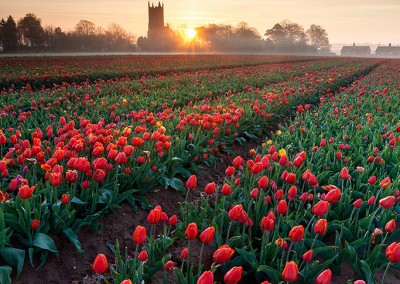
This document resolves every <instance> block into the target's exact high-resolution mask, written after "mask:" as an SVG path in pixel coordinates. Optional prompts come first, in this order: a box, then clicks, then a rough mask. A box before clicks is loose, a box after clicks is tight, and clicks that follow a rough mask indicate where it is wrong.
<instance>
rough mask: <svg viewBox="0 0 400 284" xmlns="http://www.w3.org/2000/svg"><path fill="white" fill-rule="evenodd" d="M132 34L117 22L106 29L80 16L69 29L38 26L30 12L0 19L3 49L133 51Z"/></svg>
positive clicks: (32, 50)
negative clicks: (66, 30) (71, 28)
mask: <svg viewBox="0 0 400 284" xmlns="http://www.w3.org/2000/svg"><path fill="white" fill-rule="evenodd" d="M135 42H136V38H135V37H134V36H133V35H131V34H130V33H128V32H127V31H126V30H125V29H124V28H122V27H121V26H119V25H118V24H115V23H113V24H111V25H110V26H108V27H107V29H103V28H102V27H98V26H96V25H95V24H94V23H93V22H90V21H87V20H81V21H79V22H78V23H77V24H76V25H75V28H74V30H73V31H69V32H65V31H63V30H62V29H61V28H60V27H53V26H45V27H43V26H42V21H41V19H40V18H38V17H37V16H36V15H34V14H26V15H25V16H24V17H23V18H21V19H20V20H18V22H16V21H15V20H14V18H13V17H12V16H8V18H7V20H4V19H2V20H1V21H0V49H1V50H2V51H3V52H88V51H92V52H107V51H135V50H137V46H136V44H135Z"/></svg>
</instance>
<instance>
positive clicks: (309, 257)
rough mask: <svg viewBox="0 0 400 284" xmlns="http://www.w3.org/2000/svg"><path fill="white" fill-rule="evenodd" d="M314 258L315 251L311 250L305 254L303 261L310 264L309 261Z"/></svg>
mask: <svg viewBox="0 0 400 284" xmlns="http://www.w3.org/2000/svg"><path fill="white" fill-rule="evenodd" d="M312 256H313V250H312V249H310V250H308V251H306V252H305V253H304V254H303V256H302V258H303V260H304V261H305V262H309V261H311V259H312Z"/></svg>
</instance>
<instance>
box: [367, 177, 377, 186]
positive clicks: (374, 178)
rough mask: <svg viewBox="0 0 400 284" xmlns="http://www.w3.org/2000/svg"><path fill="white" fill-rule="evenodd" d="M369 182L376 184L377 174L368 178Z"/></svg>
mask: <svg viewBox="0 0 400 284" xmlns="http://www.w3.org/2000/svg"><path fill="white" fill-rule="evenodd" d="M368 183H369V184H375V183H376V176H372V177H370V178H369V179H368Z"/></svg>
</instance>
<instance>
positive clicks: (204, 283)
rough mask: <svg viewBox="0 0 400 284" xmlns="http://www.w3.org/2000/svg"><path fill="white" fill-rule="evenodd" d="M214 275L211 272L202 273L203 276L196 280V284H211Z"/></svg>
mask: <svg viewBox="0 0 400 284" xmlns="http://www.w3.org/2000/svg"><path fill="white" fill-rule="evenodd" d="M213 283H214V274H213V273H212V271H204V272H203V274H201V276H200V277H199V279H198V280H197V284H213Z"/></svg>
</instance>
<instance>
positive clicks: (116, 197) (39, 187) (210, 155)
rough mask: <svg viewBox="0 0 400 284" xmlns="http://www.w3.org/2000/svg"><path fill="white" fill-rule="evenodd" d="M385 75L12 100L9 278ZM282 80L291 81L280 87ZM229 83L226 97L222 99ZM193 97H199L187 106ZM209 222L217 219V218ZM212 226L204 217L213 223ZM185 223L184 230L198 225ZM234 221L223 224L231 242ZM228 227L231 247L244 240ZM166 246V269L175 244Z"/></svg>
mask: <svg viewBox="0 0 400 284" xmlns="http://www.w3.org/2000/svg"><path fill="white" fill-rule="evenodd" d="M345 63H347V64H345ZM379 63H380V62H378V61H374V60H371V61H366V62H364V61H360V60H355V61H353V60H348V61H339V62H336V63H335V62H334V61H333V60H326V61H324V60H319V61H317V62H309V63H304V62H303V63H291V64H286V65H285V64H283V65H281V64H279V65H273V64H272V65H260V66H258V67H241V68H236V69H233V70H218V72H215V71H207V72H206V71H203V72H200V71H199V72H198V73H196V72H194V74H193V76H191V75H190V74H186V73H184V74H181V75H177V76H165V77H161V76H159V77H157V78H143V79H141V80H136V81H135V80H130V79H129V80H128V79H123V80H114V81H103V82H98V83H96V84H88V83H84V84H71V85H68V84H63V86H56V87H54V88H51V89H43V90H40V91H33V90H30V89H29V88H24V89H21V90H16V91H13V90H4V91H2V93H1V100H2V108H3V109H2V112H1V116H0V120H1V126H2V130H1V133H0V155H1V161H0V173H1V176H2V190H1V195H0V200H1V203H0V235H1V236H2V238H1V243H0V255H1V258H2V260H3V261H4V262H5V263H6V264H7V266H2V267H1V268H0V269H1V271H2V275H9V273H10V271H11V268H10V267H13V268H15V270H16V272H17V274H19V273H20V272H21V271H22V267H23V265H24V261H25V255H27V259H28V260H29V261H30V262H31V264H32V265H33V260H34V257H35V258H36V259H39V260H40V264H39V268H40V267H41V266H42V265H44V264H45V262H46V259H47V257H48V254H49V253H55V254H57V253H58V251H57V248H56V246H55V243H54V241H53V240H52V238H51V237H50V235H53V234H56V235H63V236H65V237H66V238H68V239H69V240H70V241H71V242H72V243H73V244H74V245H75V246H76V248H77V250H79V251H82V249H81V246H80V242H79V240H78V238H77V235H76V232H77V231H79V230H80V229H81V228H82V227H84V226H90V227H92V228H93V229H95V228H96V224H97V223H96V222H97V221H98V220H99V219H100V218H101V216H103V215H104V214H105V213H107V212H110V211H113V210H115V209H116V208H118V204H120V203H121V202H122V201H124V200H127V201H128V202H129V203H130V204H131V205H132V206H133V207H136V206H137V204H140V206H142V207H144V208H148V207H149V206H148V204H147V202H146V199H145V198H143V195H144V194H145V193H146V192H147V191H148V190H149V189H151V188H153V187H154V186H156V185H158V184H161V185H162V186H164V187H168V186H171V187H173V188H175V189H177V190H182V191H184V190H185V189H184V186H183V182H182V181H181V179H180V178H178V177H183V178H189V176H190V175H191V172H194V171H196V169H198V168H199V165H201V164H202V163H203V164H205V165H207V166H214V165H215V163H216V161H217V160H218V159H222V158H224V157H227V156H229V153H230V150H229V147H230V146H232V145H233V143H234V142H235V141H236V142H239V143H243V142H244V141H245V140H246V139H257V136H260V135H262V132H263V131H264V132H267V131H268V130H269V129H270V127H271V126H273V125H274V124H276V123H277V121H280V120H282V118H283V117H285V116H288V115H291V114H293V113H294V112H295V110H296V106H298V105H300V104H301V105H304V109H309V106H308V105H306V103H313V102H316V101H318V99H319V97H320V96H321V94H322V93H328V94H330V92H334V91H336V90H339V89H340V88H341V87H342V86H345V85H347V84H349V83H350V82H352V81H353V80H354V78H355V77H358V76H360V75H362V74H366V73H368V72H370V71H371V70H372V69H373V68H374V67H376V66H377V65H378V64H379ZM290 65H291V66H292V69H291V68H290ZM293 67H295V68H296V69H293ZM276 73H278V74H279V75H276ZM271 74H275V75H274V76H272V75H271ZM235 76H236V77H237V78H239V79H238V80H237V81H235V80H233V79H232V78H234V77H235ZM225 77H226V78H227V79H226V80H225V81H224V78H225ZM247 78H249V80H247ZM277 78H280V80H282V81H280V82H279V83H276V81H277V80H279V79H277ZM286 79H288V80H287V81H285V80H286ZM231 81H233V83H232V86H230V85H229V82H231ZM248 81H250V82H251V84H252V85H249V84H248ZM158 82H159V84H160V86H157V83H158ZM193 82H198V83H197V84H194V83H193ZM218 82H223V84H222V83H221V84H222V87H221V86H220V87H218V88H217V89H216V90H218V91H216V90H215V89H211V88H212V86H213V85H214V84H217V83H218ZM153 85H154V86H155V87H154V88H153V87H152V86H153ZM262 85H265V86H266V87H264V88H259V87H258V86H262ZM137 86H139V87H138V89H135V88H136V87H137ZM140 86H143V87H140ZM145 90H147V92H145ZM185 90H186V91H185ZM219 90H221V91H219ZM122 94H124V95H123V96H122ZM161 94H162V95H161ZM190 94H196V95H195V96H193V97H192V98H191V99H190V100H187V101H185V96H190ZM149 97H150V98H151V99H149ZM172 98H174V99H172ZM175 100H176V103H175V104H174V101H175ZM180 100H183V101H184V102H185V103H179V101H180ZM164 104H165V106H163V105H164ZM160 106H161V108H160ZM105 114H106V115H105ZM219 202H221V200H220V201H219ZM203 203H204V202H203ZM203 203H202V204H203ZM204 204H206V203H204ZM217 205H218V204H217ZM198 206H200V207H204V205H201V204H199V205H198ZM292 206H293V205H292ZM183 210H186V209H185V208H183ZM210 210H213V211H215V212H216V213H217V207H215V208H214V209H210ZM193 212H196V210H194V211H193ZM160 213H161V212H160ZM156 214H157V213H156ZM191 214H192V213H191ZM193 214H197V213H193ZM207 214H208V213H207ZM182 216H184V215H182ZM196 216H197V217H198V215H196ZM207 216H208V215H206V216H204V215H202V218H203V219H204V221H205V220H206V219H208V218H209V217H207ZM206 217H207V218H206ZM182 218H184V217H182ZM182 218H180V219H181V221H182V223H180V224H177V226H178V227H179V226H181V227H182V226H184V225H186V224H187V223H188V221H189V219H190V218H191V217H190V216H189V215H188V216H186V217H185V219H182ZM156 219H157V218H156ZM226 221H227V219H226V218H223V219H220V222H221V224H222V225H220V228H221V230H222V229H223V230H224V231H223V232H222V231H221V233H220V234H221V235H223V234H225V233H226V231H227V229H226V228H223V226H224V225H225V222H226ZM282 222H283V221H282ZM199 225H200V224H199ZM229 227H230V228H229V230H228V232H227V233H226V235H227V236H228V237H229V238H230V234H231V233H233V232H235V230H237V229H236V228H235V227H236V224H233V225H231V226H229ZM170 232H172V230H170ZM243 234H245V231H243ZM153 238H155V233H153ZM224 238H225V237H224ZM271 238H272V236H271ZM227 240H228V239H227ZM159 242H161V245H162V247H163V250H162V254H161V255H162V257H165V255H164V252H165V250H166V249H167V247H169V246H171V245H172V243H173V242H172V239H171V238H169V237H167V236H166V238H165V239H163V240H161V241H156V243H159ZM165 242H168V243H165ZM231 245H232V244H231ZM238 249H240V247H238ZM242 249H244V248H242ZM156 254H157V255H160V253H159V252H157V253H156V252H151V253H150V256H149V257H150V259H151V261H149V262H148V264H149V265H150V264H151V266H152V269H153V270H152V273H154V272H155V271H157V270H158V269H159V268H160V263H162V261H161V260H160V259H158V258H157V256H156ZM132 261H134V262H135V265H136V264H138V263H136V262H137V261H135V260H134V259H133V260H132ZM155 263H157V265H154V264H155ZM153 265H154V266H153ZM162 265H163V264H162ZM129 269H131V268H129ZM130 271H131V270H130ZM187 271H189V270H187ZM199 271H200V270H199ZM152 273H147V275H148V276H146V277H147V278H149V277H150V275H151V274H152ZM195 278H196V274H194V272H193V277H192V281H194V280H193V279H195ZM5 283H6V282H5Z"/></svg>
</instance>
